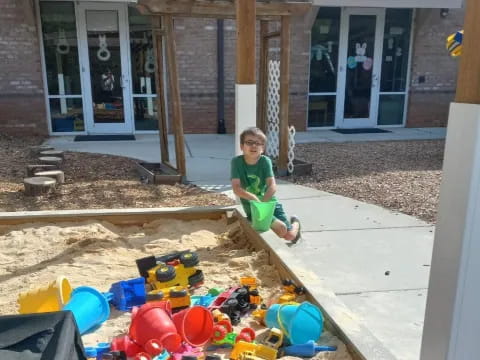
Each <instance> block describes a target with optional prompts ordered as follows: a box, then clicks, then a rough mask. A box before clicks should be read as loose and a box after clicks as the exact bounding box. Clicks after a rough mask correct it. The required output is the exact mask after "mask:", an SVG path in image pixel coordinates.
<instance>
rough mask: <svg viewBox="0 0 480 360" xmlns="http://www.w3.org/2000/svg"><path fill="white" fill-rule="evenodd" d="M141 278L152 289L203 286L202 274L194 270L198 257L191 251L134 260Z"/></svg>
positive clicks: (200, 271)
mask: <svg viewBox="0 0 480 360" xmlns="http://www.w3.org/2000/svg"><path fill="white" fill-rule="evenodd" d="M136 263H137V268H138V271H139V273H140V275H141V276H143V277H144V278H145V280H146V282H147V283H148V284H149V285H150V286H151V287H152V288H153V289H154V290H159V289H165V288H171V287H173V286H183V287H187V288H188V287H199V286H200V285H202V284H203V280H204V277H203V272H202V270H198V269H197V268H195V266H196V265H198V263H199V261H198V255H197V254H196V253H195V252H192V251H189V250H187V251H180V252H175V253H171V254H167V255H163V256H148V257H146V258H142V259H138V260H136Z"/></svg>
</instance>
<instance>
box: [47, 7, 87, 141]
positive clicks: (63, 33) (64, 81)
mask: <svg viewBox="0 0 480 360" xmlns="http://www.w3.org/2000/svg"><path fill="white" fill-rule="evenodd" d="M40 18H41V22H42V36H43V49H44V53H45V67H46V73H47V88H48V94H47V96H48V99H49V105H50V117H51V122H52V131H53V132H72V131H83V130H84V122H83V106H82V90H81V82H80V69H79V63H78V42H77V28H76V24H75V9H74V3H73V2H67V1H61V2H58V1H55V2H53V1H42V2H41V3H40Z"/></svg>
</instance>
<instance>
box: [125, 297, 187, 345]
mask: <svg viewBox="0 0 480 360" xmlns="http://www.w3.org/2000/svg"><path fill="white" fill-rule="evenodd" d="M165 309H166V305H165V302H152V303H147V304H145V305H142V306H141V307H140V308H139V309H138V310H136V311H135V312H133V313H132V323H131V324H130V330H129V335H130V337H131V338H132V339H133V340H134V341H135V342H136V343H138V344H139V345H141V346H145V344H146V343H147V342H148V341H149V340H151V339H158V340H159V341H160V343H161V344H162V345H163V347H164V348H165V349H167V351H169V352H175V351H176V350H177V349H178V348H179V347H180V346H181V345H182V339H181V337H180V335H178V333H177V329H176V327H175V325H174V324H173V321H172V319H171V318H170V314H169V313H168V310H167V311H166V310H165Z"/></svg>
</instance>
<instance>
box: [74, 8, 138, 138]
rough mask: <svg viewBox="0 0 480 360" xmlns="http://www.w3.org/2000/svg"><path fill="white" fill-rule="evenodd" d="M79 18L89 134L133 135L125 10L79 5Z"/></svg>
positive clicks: (81, 61) (81, 60) (85, 110)
mask: <svg viewBox="0 0 480 360" xmlns="http://www.w3.org/2000/svg"><path fill="white" fill-rule="evenodd" d="M77 18H78V23H79V26H78V28H79V33H80V34H79V39H80V47H81V56H80V63H81V70H82V79H83V86H84V90H85V91H84V95H85V96H84V102H85V109H84V112H85V117H86V119H85V120H86V121H85V122H86V127H87V131H88V132H89V133H132V132H133V126H132V119H131V107H130V104H131V99H130V94H131V90H130V81H129V79H130V73H129V66H128V64H129V61H128V33H127V13H126V8H125V6H124V5H111V4H92V3H85V4H80V5H78V7H77Z"/></svg>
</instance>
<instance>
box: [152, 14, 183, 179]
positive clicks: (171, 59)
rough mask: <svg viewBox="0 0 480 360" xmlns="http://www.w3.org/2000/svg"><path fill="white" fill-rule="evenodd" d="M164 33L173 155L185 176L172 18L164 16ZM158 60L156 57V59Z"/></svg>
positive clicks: (180, 105)
mask: <svg viewBox="0 0 480 360" xmlns="http://www.w3.org/2000/svg"><path fill="white" fill-rule="evenodd" d="M163 19H164V23H165V34H166V40H167V44H166V47H167V64H168V75H169V76H168V79H169V84H170V94H171V98H172V117H173V132H174V136H175V157H176V160H177V171H178V173H179V174H180V175H182V176H183V177H185V176H186V172H187V170H186V163H185V139H184V137H183V116H182V104H181V100H180V84H179V82H178V69H177V58H176V55H175V54H176V43H175V35H174V32H173V18H172V17H171V16H169V15H167V16H164V18H163ZM157 62H158V59H157Z"/></svg>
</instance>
